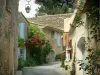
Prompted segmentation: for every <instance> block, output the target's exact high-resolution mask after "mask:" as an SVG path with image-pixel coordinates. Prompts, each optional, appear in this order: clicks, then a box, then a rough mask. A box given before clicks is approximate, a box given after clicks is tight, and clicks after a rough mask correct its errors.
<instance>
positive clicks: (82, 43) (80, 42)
mask: <svg viewBox="0 0 100 75" xmlns="http://www.w3.org/2000/svg"><path fill="white" fill-rule="evenodd" d="M77 47H78V48H79V50H80V52H81V55H80V57H81V59H82V61H81V62H82V63H85V37H81V38H80V39H79V40H78V43H77ZM82 67H83V68H84V65H83V66H82ZM82 75H85V71H84V70H83V74H82Z"/></svg>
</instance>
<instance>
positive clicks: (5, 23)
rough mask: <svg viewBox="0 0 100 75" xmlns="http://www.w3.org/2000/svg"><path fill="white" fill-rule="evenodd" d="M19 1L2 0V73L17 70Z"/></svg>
mask: <svg viewBox="0 0 100 75" xmlns="http://www.w3.org/2000/svg"><path fill="white" fill-rule="evenodd" d="M18 1H19V0H0V44H1V45H0V74H1V75H14V72H15V71H16V70H17V64H18V63H17V26H18V24H17V23H18V20H17V19H18V18H17V17H18Z"/></svg>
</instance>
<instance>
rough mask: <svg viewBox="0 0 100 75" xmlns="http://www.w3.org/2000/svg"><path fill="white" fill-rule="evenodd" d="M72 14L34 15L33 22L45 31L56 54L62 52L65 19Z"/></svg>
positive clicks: (31, 20)
mask: <svg viewBox="0 0 100 75" xmlns="http://www.w3.org/2000/svg"><path fill="white" fill-rule="evenodd" d="M70 16H71V14H56V15H44V16H38V17H33V18H31V19H29V21H30V22H31V23H34V24H37V25H38V27H39V28H40V29H41V31H42V32H43V33H44V35H45V38H46V39H47V40H50V43H51V45H52V48H53V51H54V53H55V55H57V54H60V53H62V50H63V48H62V38H61V36H62V33H63V30H64V19H65V18H66V17H70Z"/></svg>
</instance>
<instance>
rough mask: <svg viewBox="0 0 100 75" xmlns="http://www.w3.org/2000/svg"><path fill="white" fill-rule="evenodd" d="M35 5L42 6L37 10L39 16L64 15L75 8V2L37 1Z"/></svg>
mask: <svg viewBox="0 0 100 75" xmlns="http://www.w3.org/2000/svg"><path fill="white" fill-rule="evenodd" d="M35 3H36V4H39V5H40V6H41V7H39V8H38V9H37V12H38V13H37V14H41V13H46V14H62V13H66V12H68V8H69V7H70V8H72V7H73V0H35Z"/></svg>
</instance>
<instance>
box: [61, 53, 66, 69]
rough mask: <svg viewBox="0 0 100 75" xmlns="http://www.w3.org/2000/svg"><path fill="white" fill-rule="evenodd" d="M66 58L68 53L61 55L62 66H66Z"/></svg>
mask: <svg viewBox="0 0 100 75" xmlns="http://www.w3.org/2000/svg"><path fill="white" fill-rule="evenodd" d="M65 59H66V55H65V54H62V55H61V67H63V68H64V67H65V64H64V62H65Z"/></svg>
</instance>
